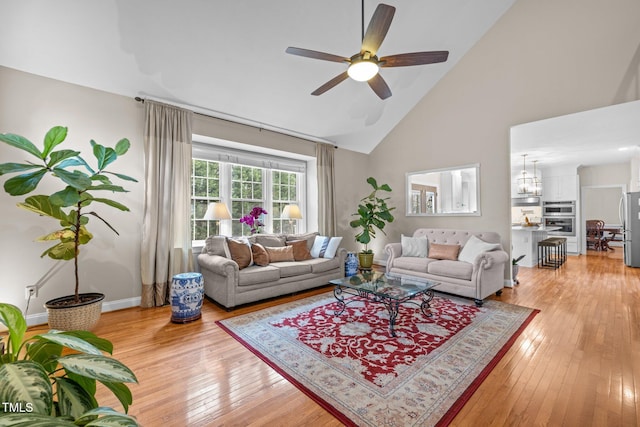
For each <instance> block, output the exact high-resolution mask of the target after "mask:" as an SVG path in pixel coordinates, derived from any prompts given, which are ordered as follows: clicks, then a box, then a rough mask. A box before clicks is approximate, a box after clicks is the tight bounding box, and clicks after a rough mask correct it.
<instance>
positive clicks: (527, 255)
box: [511, 225, 561, 267]
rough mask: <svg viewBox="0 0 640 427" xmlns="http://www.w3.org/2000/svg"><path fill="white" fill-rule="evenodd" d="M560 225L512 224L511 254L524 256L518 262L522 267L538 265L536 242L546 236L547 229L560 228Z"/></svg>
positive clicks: (554, 229) (513, 256)
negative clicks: (528, 225) (530, 225)
mask: <svg viewBox="0 0 640 427" xmlns="http://www.w3.org/2000/svg"><path fill="white" fill-rule="evenodd" d="M560 229H561V227H545V226H544V225H540V226H532V227H525V226H522V225H513V226H512V227H511V246H512V251H511V256H512V258H518V257H519V256H521V255H524V258H522V260H520V261H519V262H518V265H520V266H522V267H535V266H537V265H538V242H540V241H542V240H544V239H546V238H547V237H548V233H549V231H556V230H560Z"/></svg>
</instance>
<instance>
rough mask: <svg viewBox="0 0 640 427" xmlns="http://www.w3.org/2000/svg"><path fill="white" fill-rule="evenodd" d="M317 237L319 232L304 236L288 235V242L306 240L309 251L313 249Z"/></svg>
mask: <svg viewBox="0 0 640 427" xmlns="http://www.w3.org/2000/svg"><path fill="white" fill-rule="evenodd" d="M317 235H318V232H317V231H314V232H312V233H304V234H288V235H287V242H291V241H293V240H304V241H306V242H307V249H309V250H311V248H312V247H313V242H314V241H315V239H316V236H317Z"/></svg>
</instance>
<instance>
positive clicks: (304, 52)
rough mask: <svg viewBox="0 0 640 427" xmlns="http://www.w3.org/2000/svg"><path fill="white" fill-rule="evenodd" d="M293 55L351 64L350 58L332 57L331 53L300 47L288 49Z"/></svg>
mask: <svg viewBox="0 0 640 427" xmlns="http://www.w3.org/2000/svg"><path fill="white" fill-rule="evenodd" d="M285 52H287V53H290V54H291V55H298V56H304V57H306V58H313V59H321V60H323V61H331V62H347V63H349V62H350V59H349V58H345V57H344V56H338V55H332V54H330V53H324V52H318V51H317V50H309V49H302V48H300V47H288V48H287V50H286V51H285Z"/></svg>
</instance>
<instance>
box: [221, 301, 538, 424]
mask: <svg viewBox="0 0 640 427" xmlns="http://www.w3.org/2000/svg"><path fill="white" fill-rule="evenodd" d="M347 301H349V303H348V305H347V308H346V310H345V311H344V312H343V313H342V314H340V315H338V316H336V315H335V311H336V310H337V309H338V305H337V303H336V299H335V298H334V297H333V294H332V293H328V294H323V295H317V296H313V297H310V298H305V299H303V300H299V301H294V302H291V303H287V304H283V305H279V306H276V307H271V308H268V309H265V310H261V311H257V312H254V313H249V314H245V315H241V316H237V317H233V318H230V319H226V320H222V321H219V322H217V323H218V324H219V325H220V326H221V327H222V328H223V329H225V330H226V331H227V332H228V333H229V334H231V335H232V336H233V337H234V338H236V339H237V340H238V341H240V342H241V343H242V344H243V345H245V346H246V347H247V348H248V349H249V350H251V351H252V352H254V353H255V354H256V355H258V356H259V357H260V358H261V359H262V360H264V361H265V362H266V363H268V364H269V365H270V366H271V367H273V368H274V369H275V370H276V371H278V372H279V373H280V374H281V375H283V376H284V377H285V378H287V379H288V380H289V381H291V382H292V383H293V384H295V385H296V386H297V387H298V388H300V390H302V391H303V392H304V393H306V394H307V395H308V396H310V397H311V398H313V399H314V400H315V401H316V402H318V403H319V404H320V405H322V406H323V407H324V408H325V409H327V410H328V411H329V412H331V413H332V414H333V415H334V416H336V417H337V418H338V419H339V420H340V421H342V422H343V423H344V424H346V425H350V426H376V427H377V426H382V425H388V426H391V425H393V426H433V425H447V424H449V423H450V422H451V421H452V420H453V418H454V417H455V415H456V414H457V413H458V412H459V411H460V409H461V408H462V406H463V405H464V404H465V403H466V402H467V400H468V399H469V398H470V397H471V395H472V394H473V392H474V391H475V390H476V389H477V388H478V387H479V386H480V384H481V383H482V381H483V380H484V378H486V376H487V375H488V374H489V373H490V372H491V370H492V369H493V367H494V366H495V365H496V364H497V363H498V361H499V360H500V359H501V358H502V356H504V354H505V353H506V352H507V350H508V349H509V347H510V346H511V345H512V344H513V342H514V341H515V339H516V338H517V337H518V335H519V334H520V333H521V332H522V331H523V330H524V328H525V327H526V326H527V324H528V323H529V322H530V321H531V319H533V317H534V316H535V315H536V314H537V313H538V310H533V309H529V308H525V307H520V306H516V305H512V304H505V303H501V302H498V301H485V304H484V306H483V307H481V308H478V307H476V306H475V304H474V303H473V302H472V301H470V300H464V299H461V298H455V297H452V296H448V295H447V296H446V297H445V296H442V295H439V294H436V296H435V297H434V299H433V300H432V301H431V310H432V313H433V315H432V316H431V317H426V316H424V314H422V312H421V311H420V309H419V307H416V306H415V305H413V304H404V305H402V306H401V308H400V313H399V315H398V318H397V321H396V326H395V332H396V335H397V337H395V338H394V337H392V336H391V335H390V333H389V315H388V313H387V310H386V308H384V306H383V305H382V304H379V303H374V302H366V301H364V300H362V299H360V298H358V297H353V298H351V299H348V300H347Z"/></svg>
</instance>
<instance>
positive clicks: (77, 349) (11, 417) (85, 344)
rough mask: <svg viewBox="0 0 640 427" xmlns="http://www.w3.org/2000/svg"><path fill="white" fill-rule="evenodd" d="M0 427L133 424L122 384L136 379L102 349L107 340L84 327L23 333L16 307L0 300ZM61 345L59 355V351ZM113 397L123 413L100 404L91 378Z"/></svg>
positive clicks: (126, 389)
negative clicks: (0, 331) (1, 328)
mask: <svg viewBox="0 0 640 427" xmlns="http://www.w3.org/2000/svg"><path fill="white" fill-rule="evenodd" d="M0 322H1V323H2V324H4V325H5V326H6V327H7V329H8V335H5V336H0V339H1V343H2V345H1V347H3V348H4V351H3V352H1V354H0V402H1V403H0V405H1V406H0V427H3V426H25V427H33V426H104V427H110V426H114V427H115V426H137V425H138V422H137V421H136V419H135V418H133V417H132V416H130V415H127V414H126V412H127V411H128V409H129V405H131V403H132V401H133V398H132V395H131V391H130V390H129V387H128V386H127V385H126V383H137V382H138V381H137V379H136V376H135V375H134V373H133V372H132V371H131V370H130V369H129V368H128V367H127V366H125V365H124V364H123V363H121V362H119V361H118V360H116V359H114V358H112V357H109V356H106V355H104V354H103V352H105V353H109V354H112V352H113V345H112V343H111V342H110V341H108V340H106V339H103V338H99V337H98V336H96V335H94V334H93V333H91V332H87V331H68V332H59V331H53V330H52V331H49V332H47V333H43V334H38V335H34V336H32V337H31V338H28V337H26V336H25V335H26V330H27V324H26V322H25V319H24V317H23V315H22V313H21V312H20V310H19V309H18V308H17V307H16V306H14V305H11V304H6V303H0ZM63 350H64V354H63ZM97 382H100V383H101V384H103V385H104V386H106V387H107V388H108V389H109V390H111V392H113V394H114V395H115V396H116V397H117V398H118V400H119V401H120V403H121V404H122V407H123V408H124V411H125V413H121V412H118V411H116V410H114V409H113V408H108V407H101V406H99V405H98V402H97V401H96V398H95V394H96V385H97V384H96V383H97Z"/></svg>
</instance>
